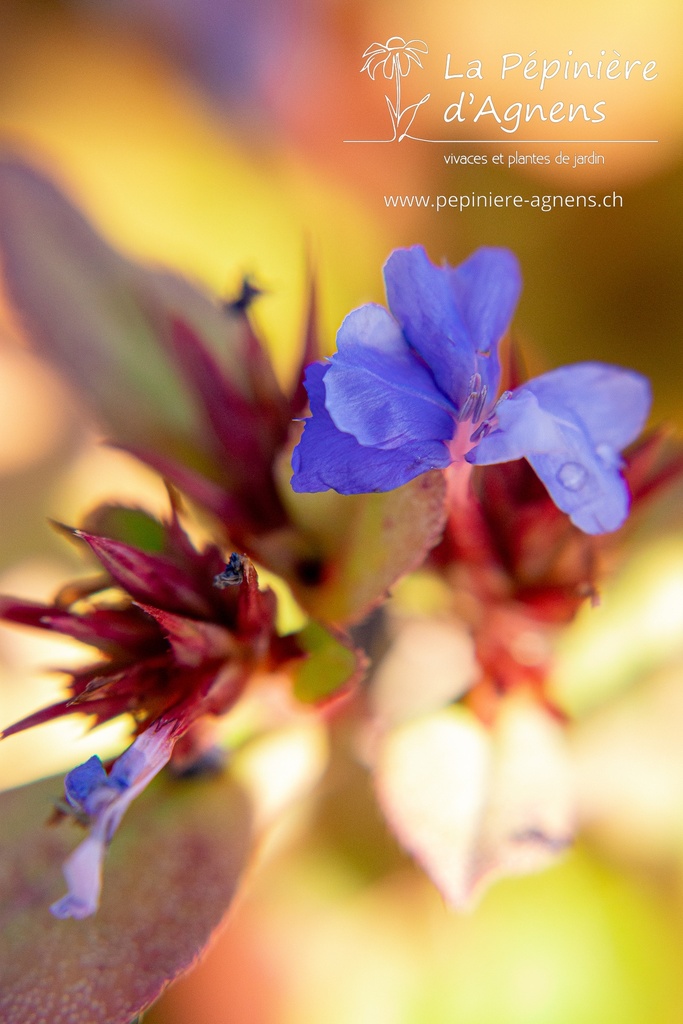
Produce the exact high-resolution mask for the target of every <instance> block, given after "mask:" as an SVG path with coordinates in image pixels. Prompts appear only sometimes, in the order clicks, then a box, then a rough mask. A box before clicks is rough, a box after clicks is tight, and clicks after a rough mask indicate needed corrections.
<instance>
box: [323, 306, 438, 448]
mask: <svg viewBox="0 0 683 1024" xmlns="http://www.w3.org/2000/svg"><path fill="white" fill-rule="evenodd" d="M337 347H338V352H337V353H336V354H335V355H334V356H333V357H332V362H331V363H330V366H329V367H328V369H327V373H326V374H325V396H326V397H325V406H326V408H327V411H328V412H329V414H330V416H331V417H332V420H333V421H334V423H335V424H336V426H337V427H338V428H339V429H340V430H342V431H344V433H347V434H352V435H353V437H354V438H355V439H356V441H358V443H359V444H362V445H368V446H371V447H377V448H397V447H399V446H400V445H402V444H404V443H405V442H406V441H434V440H437V441H448V440H450V439H451V438H452V436H453V433H454V431H455V423H454V417H455V409H454V408H453V407H452V406H451V404H450V402H448V401H447V399H446V398H445V397H444V396H443V395H442V394H441V392H440V391H439V389H438V388H437V386H436V384H435V382H434V378H433V377H432V375H431V373H430V372H429V370H427V369H426V368H425V367H424V366H423V365H421V363H420V362H418V360H417V358H416V356H415V355H414V354H413V352H411V350H410V348H409V347H408V345H407V343H406V341H405V338H404V337H403V334H402V333H401V331H400V329H399V327H398V325H397V323H396V321H395V320H394V319H393V318H392V317H391V316H390V315H389V313H387V311H386V310H385V309H383V308H382V307H381V306H375V305H367V306H362V307H361V308H360V309H356V310H354V311H353V312H352V313H350V314H349V315H348V316H347V317H346V319H345V320H344V322H343V323H342V325H341V327H340V329H339V332H338V334H337Z"/></svg>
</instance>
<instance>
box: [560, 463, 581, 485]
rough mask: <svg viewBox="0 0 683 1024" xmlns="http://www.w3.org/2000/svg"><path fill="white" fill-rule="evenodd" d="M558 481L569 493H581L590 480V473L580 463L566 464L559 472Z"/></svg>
mask: <svg viewBox="0 0 683 1024" xmlns="http://www.w3.org/2000/svg"><path fill="white" fill-rule="evenodd" d="M557 479H558V480H559V481H560V483H561V484H562V486H563V487H566V488H567V490H568V491H580V490H581V488H582V487H583V485H584V484H585V482H586V480H587V479H588V473H587V472H586V470H585V469H584V467H583V466H582V465H581V464H580V463H579V462H565V464H564V465H563V466H561V467H560V469H559V470H558V473H557Z"/></svg>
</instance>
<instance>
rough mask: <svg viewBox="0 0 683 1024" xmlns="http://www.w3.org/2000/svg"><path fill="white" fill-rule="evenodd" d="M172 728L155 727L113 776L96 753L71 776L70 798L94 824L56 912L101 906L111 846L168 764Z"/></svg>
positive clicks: (67, 867)
mask: <svg viewBox="0 0 683 1024" xmlns="http://www.w3.org/2000/svg"><path fill="white" fill-rule="evenodd" d="M173 729H174V724H173V723H171V722H169V723H166V724H165V725H162V726H155V725H153V726H151V727H150V728H149V729H147V730H146V732H143V733H142V735H141V736H138V738H137V739H136V740H135V742H134V743H133V744H132V746H130V747H129V748H128V750H126V751H124V752H123V754H122V755H121V757H120V758H119V759H118V760H117V761H116V762H115V763H114V765H113V767H112V770H111V772H110V773H109V775H107V774H106V772H104V769H103V768H102V765H101V763H100V762H99V758H96V757H94V758H90V760H89V761H86V762H85V764H83V765H79V766H78V768H74V770H73V771H72V772H69V774H68V775H67V777H66V780H65V791H66V795H67V799H68V800H69V802H70V803H72V804H73V805H75V806H80V807H82V808H83V810H85V811H86V813H88V814H89V815H90V816H91V817H92V818H93V825H92V829H91V832H90V835H89V836H87V837H86V839H84V840H83V842H82V843H81V844H80V845H79V846H78V847H77V848H76V849H75V850H74V852H73V853H72V854H71V856H70V857H68V858H67V860H66V861H65V863H64V877H65V879H66V883H67V886H68V892H67V894H66V896H63V897H62V899H60V900H58V901H57V902H56V903H54V904H53V905H52V907H51V908H50V909H51V911H52V913H53V914H54V915H55V917H60V918H65V917H74V918H78V919H81V918H84V917H89V916H90V915H91V914H94V913H95V911H96V910H97V907H98V905H99V900H100V891H101V888H102V862H103V860H104V854H105V852H106V848H107V845H108V844H109V842H110V841H111V838H112V836H113V835H114V832H115V831H116V829H117V828H118V826H119V823H120V821H121V818H122V817H123V815H124V813H125V811H126V810H127V808H128V806H129V805H130V804H131V803H132V801H133V800H134V799H135V797H136V796H138V794H139V793H141V792H142V790H143V789H144V788H145V786H147V785H148V784H149V783H150V782H151V781H152V779H153V778H154V776H155V775H157V774H158V773H159V772H160V771H161V769H162V768H163V767H164V765H165V764H167V762H168V760H169V758H170V756H171V753H172V751H173V745H174V742H175V737H173Z"/></svg>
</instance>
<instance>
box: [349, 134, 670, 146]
mask: <svg viewBox="0 0 683 1024" xmlns="http://www.w3.org/2000/svg"><path fill="white" fill-rule="evenodd" d="M408 138H409V139H410V141H411V142H432V143H436V144H437V145H442V146H457V145H460V144H461V143H467V144H470V143H471V144H472V145H475V144H478V143H481V144H482V145H483V144H487V143H494V144H496V145H498V143H501V144H505V143H507V144H508V145H512V143H513V142H514V143H516V144H518V145H519V144H520V143H533V144H534V145H538V146H540V145H544V146H556V145H560V144H561V145H563V146H567V145H570V144H574V145H576V146H589V145H590V146H608V145H610V144H616V145H621V146H635V145H654V144H656V143H658V142H659V139H415V138H413V136H412V135H411V136H408ZM396 141H397V140H396V139H344V142H352V143H376V142H378V143H385V142H396ZM401 141H402V142H404V141H405V139H402V140H401Z"/></svg>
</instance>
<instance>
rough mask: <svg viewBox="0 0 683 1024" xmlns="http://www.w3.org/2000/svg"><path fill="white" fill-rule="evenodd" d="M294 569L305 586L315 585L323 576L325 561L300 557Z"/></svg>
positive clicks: (318, 583) (317, 584) (318, 584)
mask: <svg viewBox="0 0 683 1024" xmlns="http://www.w3.org/2000/svg"><path fill="white" fill-rule="evenodd" d="M295 571H296V574H297V576H298V578H299V579H300V580H301V582H302V583H304V584H305V585H306V586H307V587H317V586H320V584H321V583H322V581H323V578H324V576H325V563H324V562H323V561H322V559H320V558H302V559H301V560H300V561H299V562H297V564H296V569H295Z"/></svg>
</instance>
